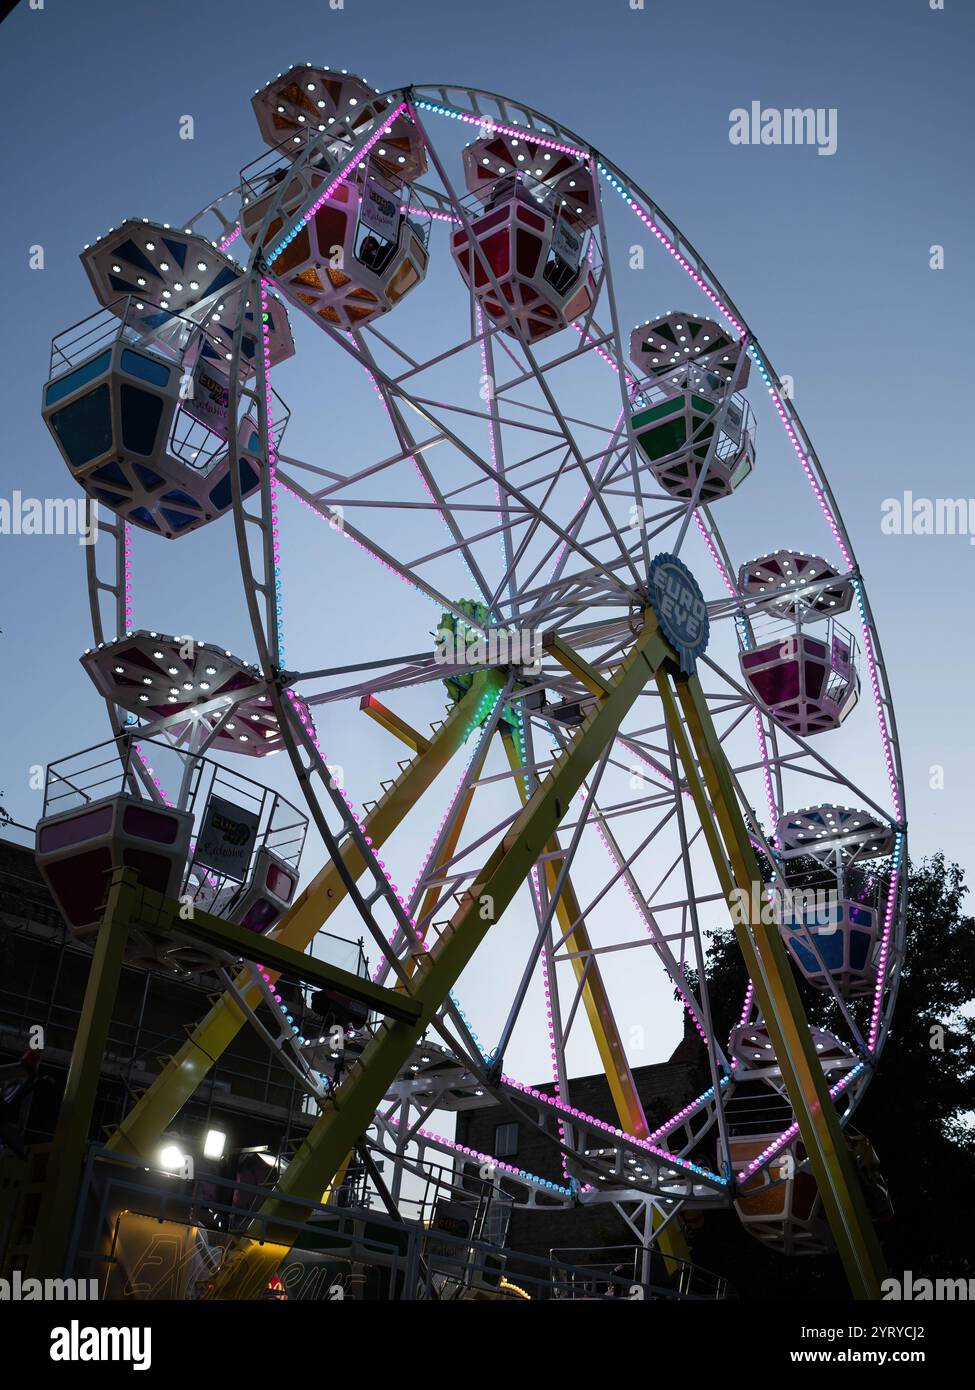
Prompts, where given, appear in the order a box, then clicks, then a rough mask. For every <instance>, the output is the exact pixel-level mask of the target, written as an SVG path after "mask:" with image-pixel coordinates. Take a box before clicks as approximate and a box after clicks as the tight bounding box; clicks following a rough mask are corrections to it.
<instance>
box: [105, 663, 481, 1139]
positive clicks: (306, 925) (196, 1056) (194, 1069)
mask: <svg viewBox="0 0 975 1390" xmlns="http://www.w3.org/2000/svg"><path fill="white" fill-rule="evenodd" d="M501 684H502V677H501V676H500V675H498V674H497V673H495V672H486V673H484V674H483V675H479V676H478V677H476V678H475V680H474V684H473V686H472V687H471V689H470V690H469V691H468V692H467V694H466V695H465V696H464V698H463V700H461V701H460V702H459V703H458V704H457V705H456V706H455V708H454V709H453V710H452V711H451V713H450V714H449V715H448V717H447V719H446V720H445V721H444V723H443V724H442V725H441V727H440V728H439V730H438V731H437V732H436V734H435V735H434V737H433V739H432V740H431V742H430V745H429V747H428V748H427V749H426V750H425V751H424V752H423V753H421V754H420V755H419V756H418V757H417V758H415V759H414V761H413V762H412V763H411V764H410V765H409V767H408V768H407V769H406V770H405V772H403V773H402V774H401V775H400V776H399V777H398V778H397V779H396V781H395V782H394V783H393V784H392V786H391V787H390V788H389V790H388V791H387V792H386V793H385V794H384V795H383V797H382V798H381V800H380V801H378V802H377V803H376V805H375V806H374V807H373V809H372V810H371V811H370V812H369V814H368V816H366V818H365V821H364V825H363V828H364V831H365V833H366V834H367V835H368V836H369V837H370V839H371V840H372V843H373V848H374V849H378V848H379V847H380V846H381V845H382V844H384V843H385V841H386V840H387V839H388V838H389V836H390V835H391V834H392V833H393V831H394V830H395V829H396V828H397V826H398V825H399V824H400V822H401V821H402V820H403V819H404V817H405V816H406V814H407V813H408V812H409V811H410V809H411V808H412V807H413V806H414V805H415V804H416V802H417V801H418V800H419V798H420V797H421V796H422V795H423V793H424V792H425V791H426V790H427V789H428V788H429V787H430V785H431V783H432V782H433V781H434V780H435V778H436V777H437V776H438V775H439V774H440V773H441V772H442V771H443V769H444V768H445V767H446V765H447V763H448V762H449V761H450V759H451V758H452V757H453V755H454V754H455V753H456V752H457V750H458V749H459V748H460V747H461V746H462V744H463V742H464V739H465V737H466V736H467V732H468V728H469V724H470V720H471V717H472V715H473V714H474V711H475V710H476V709H477V707H478V704H479V703H480V701H481V699H482V698H483V697H484V694H485V692H486V691H487V690H488V689H493V688H496V689H498V690H500V688H501ZM342 859H343V862H344V864H345V866H346V868H347V869H348V871H349V872H350V873H351V874H352V875H353V876H354V877H355V878H358V877H359V876H360V875H361V874H362V873H363V872H364V871H365V867H366V866H365V861H364V859H363V857H362V855H361V854H360V852H359V850H358V848H357V847H356V846H355V844H354V843H353V842H352V841H351V840H350V841H347V842H346V844H345V845H344V846H343V850H342ZM345 896H346V888H345V884H344V883H343V882H342V878H341V875H340V873H339V871H338V868H337V867H336V865H335V864H333V863H332V862H331V861H329V862H328V863H327V864H326V865H325V866H324V868H323V869H321V870H320V871H319V873H318V874H316V876H315V878H314V879H313V880H312V881H311V883H310V884H309V885H308V887H307V888H306V889H305V890H304V892H302V893H301V894H300V895H299V897H298V898H296V899H295V902H294V903H293V904H292V906H291V908H290V909H289V910H288V911H287V912H286V913H285V915H284V916H283V917H282V918H281V921H280V922H279V923H278V924H277V926H276V928H275V930H274V931H273V932H272V933H271V936H272V937H273V939H274V940H276V941H283V942H284V943H285V945H288V946H293V947H295V949H297V950H304V949H305V948H306V947H307V946H308V945H309V943H310V942H311V941H312V939H313V938H314V936H315V933H316V932H317V931H318V930H319V928H320V927H321V926H322V924H323V923H324V922H326V921H327V920H328V918H329V917H330V916H331V914H332V913H333V912H334V911H335V909H336V908H337V907H338V906H339V904H340V903H341V902H342V901H343V899H344V898H345ZM276 978H277V977H276V976H275V975H274V974H273V973H272V980H273V979H276ZM260 997H261V996H260V992H259V991H258V990H257V988H256V986H251V988H250V989H249V991H248V992H247V993H246V994H245V996H244V998H245V1000H246V1002H247V1003H248V1004H249V1005H250V1007H251V1008H255V1007H256V1006H257V1004H258V1003H259V1002H260ZM246 1021H247V1018H246V1015H245V1014H244V1012H243V1011H242V1010H241V1009H240V1007H239V1006H238V1004H237V1001H236V999H235V998H234V996H233V994H231V993H226V994H223V995H222V996H221V997H220V999H218V1000H217V1002H216V1003H215V1004H214V1005H213V1007H212V1008H211V1010H210V1012H209V1013H208V1014H207V1015H206V1016H205V1017H204V1018H203V1019H202V1020H201V1022H200V1023H198V1024H197V1026H196V1027H195V1028H194V1030H193V1032H192V1033H191V1034H190V1036H189V1038H188V1039H187V1041H186V1042H185V1043H184V1044H183V1046H182V1047H181V1048H180V1050H179V1051H178V1052H177V1053H176V1055H175V1056H174V1057H173V1058H171V1059H170V1061H168V1062H167V1063H166V1066H165V1067H164V1068H163V1070H162V1071H161V1072H160V1074H159V1076H158V1077H157V1078H156V1080H155V1081H154V1082H153V1084H152V1085H151V1086H150V1087H149V1089H148V1090H147V1091H146V1092H145V1094H144V1095H143V1096H142V1097H140V1099H139V1100H138V1101H137V1102H136V1104H135V1105H134V1106H133V1107H132V1109H131V1110H130V1111H129V1113H128V1114H127V1115H126V1117H125V1119H124V1120H123V1121H122V1123H121V1124H120V1125H119V1127H118V1129H117V1130H116V1131H115V1133H114V1134H113V1135H112V1137H111V1139H110V1140H109V1142H108V1146H107V1147H108V1148H109V1149H112V1150H115V1151H117V1152H119V1153H126V1154H132V1155H137V1156H141V1157H148V1156H149V1155H150V1154H151V1153H152V1151H153V1148H154V1146H155V1145H156V1144H157V1143H158V1141H159V1137H160V1135H161V1134H162V1132H163V1130H164V1129H166V1127H167V1126H168V1125H170V1124H171V1123H172V1121H173V1119H174V1118H175V1116H176V1115H178V1114H179V1112H180V1110H181V1109H182V1107H183V1106H184V1105H185V1104H186V1102H187V1101H188V1100H189V1098H190V1097H191V1096H192V1095H193V1094H194V1092H195V1091H196V1089H197V1087H198V1086H199V1085H200V1083H201V1081H202V1080H203V1078H204V1077H205V1076H206V1074H207V1072H208V1071H209V1070H210V1068H211V1067H212V1066H213V1064H214V1063H215V1062H216V1060H217V1059H218V1057H220V1056H221V1055H222V1054H223V1053H224V1052H225V1051H226V1049H227V1048H228V1047H229V1046H230V1044H231V1043H232V1042H233V1040H234V1038H235V1037H236V1036H237V1034H238V1033H239V1032H240V1030H241V1028H242V1027H243V1026H244V1024H245V1022H246Z"/></svg>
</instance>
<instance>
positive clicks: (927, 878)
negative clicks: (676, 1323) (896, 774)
mask: <svg viewBox="0 0 975 1390" xmlns="http://www.w3.org/2000/svg"><path fill="white" fill-rule="evenodd" d="M908 884H909V887H908V905H907V941H906V949H905V958H904V965H903V969H902V973H901V983H900V993H899V996H898V1000H897V1008H896V1011H895V1014H894V1020H893V1024H892V1027H891V1032H890V1036H889V1038H888V1040H887V1045H886V1048H885V1050H884V1052H883V1055H882V1057H881V1060H880V1064H879V1067H878V1071H877V1076H876V1077H875V1079H874V1081H873V1083H872V1084H871V1086H870V1088H869V1090H868V1091H867V1094H866V1097H865V1099H864V1101H863V1103H862V1105H861V1106H860V1108H859V1110H858V1111H857V1113H856V1116H855V1117H854V1124H855V1125H856V1127H857V1128H858V1129H859V1130H861V1131H862V1132H863V1133H864V1134H866V1135H867V1137H868V1138H869V1139H870V1141H871V1143H872V1144H873V1146H874V1148H875V1149H876V1151H877V1154H878V1156H879V1158H880V1164H881V1168H882V1169H883V1172H884V1175H885V1177H886V1179H887V1182H888V1185H889V1189H890V1196H891V1200H892V1202H893V1206H894V1219H893V1221H891V1222H887V1223H884V1224H882V1225H880V1226H879V1227H878V1228H877V1234H878V1235H879V1237H880V1239H881V1243H882V1245H883V1247H884V1253H885V1255H886V1258H887V1263H888V1267H889V1269H890V1271H891V1274H892V1275H894V1276H895V1277H899V1276H900V1275H901V1273H902V1272H903V1271H905V1270H911V1271H913V1273H914V1274H915V1275H917V1276H924V1277H927V1278H931V1279H934V1278H972V1277H975V1254H973V1249H975V1203H973V1202H972V1200H971V1193H970V1192H969V1184H970V1183H971V1181H972V1177H973V1175H975V1129H973V1128H972V1125H971V1123H970V1116H971V1115H972V1113H973V1112H975V1021H973V1018H972V1017H971V1009H972V1006H973V1004H975V920H973V918H972V917H971V916H968V915H966V914H965V913H964V911H963V901H964V898H965V895H966V894H967V892H968V890H967V888H966V886H965V882H964V876H963V874H962V871H961V869H960V868H959V866H958V865H957V864H947V865H946V863H945V860H944V856H943V855H941V854H937V855H934V856H932V857H931V858H929V859H926V860H924V861H923V862H922V863H921V864H919V865H917V866H909V880H908ZM707 978H708V986H709V991H710V995H711V1000H712V1007H713V1009H714V1013H715V1019H716V1026H717V1029H718V1035H719V1036H721V1037H724V1036H726V1035H727V1031H728V1030H729V1028H730V1027H731V1026H732V1025H733V1024H734V1023H735V1022H736V1021H737V1017H738V1012H739V1010H740V1008H741V1000H742V996H743V992H744V989H745V985H746V974H745V969H744V965H743V963H742V960H741V955H740V952H739V951H738V947H737V943H736V942H735V939H734V936H733V934H732V933H731V932H725V933H720V934H718V935H717V936H716V937H715V939H714V941H713V944H712V946H711V949H710V950H709V952H708V959H707ZM800 989H801V993H802V995H803V999H804V1002H805V1004H806V1006H807V1010H808V1012H809V1015H810V1017H811V1018H812V1019H813V1021H815V1022H816V1023H817V1024H819V1025H820V1026H822V1027H827V1028H828V1027H830V1023H831V1014H832V1012H833V1009H834V1007H835V1006H833V1005H831V1003H830V1001H829V1000H828V998H827V997H824V996H823V995H822V994H818V993H816V992H815V991H813V990H811V989H809V988H808V986H806V985H805V984H804V982H800ZM864 1007H869V1001H862V1003H861V1004H860V1006H859V1008H858V1012H861V1013H862V1010H863V1008H864ZM692 1239H693V1258H694V1259H695V1260H696V1261H698V1262H700V1263H701V1264H702V1265H705V1266H707V1267H708V1268H711V1269H714V1270H717V1271H719V1272H720V1273H723V1274H726V1275H727V1276H728V1278H729V1279H730V1280H731V1282H732V1283H733V1284H734V1285H735V1286H736V1287H737V1289H738V1291H739V1294H740V1295H741V1296H742V1297H746V1298H757V1299H789V1300H792V1299H800V1298H807V1299H817V1298H836V1297H842V1296H843V1295H844V1291H845V1288H846V1281H845V1278H844V1276H843V1272H842V1268H841V1267H840V1263H839V1260H838V1258H836V1257H835V1256H822V1257H806V1258H792V1259H787V1258H786V1257H785V1256H780V1255H777V1254H775V1252H773V1251H770V1250H767V1249H766V1248H765V1247H764V1246H762V1245H760V1244H759V1242H758V1241H756V1240H754V1239H753V1238H752V1237H750V1236H749V1235H747V1234H746V1233H745V1231H744V1229H743V1228H742V1226H741V1225H740V1223H739V1222H738V1220H737V1218H736V1217H735V1215H734V1213H728V1212H722V1213H718V1214H716V1215H714V1216H709V1217H707V1218H706V1220H705V1221H704V1222H703V1223H701V1226H700V1227H699V1229H698V1230H697V1231H696V1232H692Z"/></svg>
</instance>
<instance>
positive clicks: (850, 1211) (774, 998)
mask: <svg viewBox="0 0 975 1390" xmlns="http://www.w3.org/2000/svg"><path fill="white" fill-rule="evenodd" d="M666 685H667V682H666V678H661V676H658V687H659V688H660V689H661V692H662V693H664V692H665V690H666ZM676 689H677V698H678V700H679V702H680V708H681V710H682V711H683V715H684V720H685V722H686V728H687V730H688V731H689V733H690V737H691V741H692V743H693V751H692V750H691V749H690V748H689V747H688V743H687V739H686V737H685V736H684V730H683V727H682V726H681V724H680V718H679V715H678V713H677V709H676V706H675V704H674V701H673V698H672V696H670V695H669V693H664V710H665V714H666V716H667V722H668V724H669V725H670V727H671V729H672V731H673V733H674V736H675V741H676V744H677V749H678V752H679V754H680V756H681V761H682V762H683V764H684V771H685V774H686V776H687V780H688V784H689V786H690V787H691V791H692V794H693V796H694V800H695V803H696V804H697V806H698V812H699V814H700V816H701V818H702V824H703V825H704V827H705V833H706V835H707V837H708V843H709V845H711V846H712V853H713V854H714V855H715V856H716V857H715V864H716V867H717V869H718V874H719V878H720V879H721V882H722V887H723V888H725V891H726V892H727V893H728V896H729V908H731V909H732V911H731V918H732V923H733V925H734V928H735V934H736V936H737V938H738V942H739V945H740V947H741V950H742V954H743V956H744V959H745V964H746V965H747V967H748V970H749V973H750V975H751V978H752V981H753V983H754V986H755V995H756V998H757V1000H758V1003H759V1007H760V1008H761V1011H762V1018H763V1020H764V1022H765V1026H766V1027H767V1029H768V1034H769V1038H770V1040H771V1043H772V1046H773V1047H774V1049H775V1056H776V1061H777V1062H778V1064H779V1066H780V1067H781V1069H782V1079H783V1081H784V1082H785V1086H786V1090H787V1092H788V1095H789V1099H790V1101H791V1103H792V1108H793V1111H794V1113H795V1116H796V1121H797V1123H798V1125H799V1132H800V1134H801V1136H802V1141H803V1144H804V1145H805V1148H806V1152H807V1153H808V1155H809V1161H810V1165H811V1167H812V1170H813V1173H814V1175H815V1177H816V1181H817V1184H818V1186H819V1191H820V1194H821V1196H822V1200H823V1206H824V1208H825V1210H826V1214H827V1216H828V1218H829V1223H830V1227H831V1229H832V1232H833V1236H834V1238H835V1240H836V1244H837V1248H838V1250H839V1253H840V1257H841V1258H842V1260H843V1265H844V1268H845V1270H846V1274H847V1278H848V1279H849V1282H850V1287H851V1288H852V1290H853V1293H854V1296H855V1297H856V1298H861V1299H876V1298H879V1297H880V1285H881V1281H882V1279H883V1276H884V1260H883V1254H882V1252H881V1249H880V1243H879V1241H878V1240H877V1236H876V1233H875V1231H874V1228H873V1222H872V1221H871V1219H870V1214H869V1211H868V1210H867V1205H866V1201H865V1199H864V1196H863V1192H862V1189H861V1187H860V1184H859V1181H858V1179H857V1175H856V1169H855V1167H854V1163H853V1159H852V1157H851V1155H850V1152H849V1149H848V1147H847V1144H846V1141H845V1138H844V1136H843V1131H842V1129H841V1128H840V1123H839V1117H838V1116H837V1113H836V1106H835V1104H834V1102H833V1100H832V1098H831V1097H830V1094H829V1085H828V1083H827V1081H826V1077H825V1075H824V1073H823V1067H822V1064H821V1062H820V1060H819V1058H818V1057H817V1055H816V1049H815V1047H814V1045H813V1041H812V1035H811V1033H810V1029H809V1024H808V1021H807V1019H806V1015H805V1010H804V1009H803V1006H802V1000H801V999H800V997H799V990H798V987H797V985H796V980H795V975H794V974H793V971H792V967H791V965H790V963H789V958H788V955H787V953H786V949H785V946H784V944H783V942H782V938H781V936H780V935H779V931H778V927H777V925H776V923H775V922H774V921H771V922H766V921H763V920H762V914H761V912H759V913H754V912H752V911H751V910H749V913H748V919H749V920H746V919H745V916H744V914H743V911H742V905H743V904H744V903H747V904H749V905H750V904H752V903H753V902H755V901H758V900H759V899H760V894H761V892H762V890H763V889H764V886H765V885H764V883H763V880H762V875H761V871H760V869H759V865H758V860H757V858H756V855H755V851H754V849H753V847H752V844H751V841H750V839H749V837H748V829H747V826H746V825H745V820H744V817H743V816H742V813H741V808H740V807H739V805H738V799H737V795H736V791H735V787H734V783H733V781H732V776H731V770H730V768H729V767H728V763H727V760H726V758H725V755H724V751H723V750H722V748H721V744H720V742H719V740H718V736H717V733H716V732H715V728H714V724H713V723H712V720H711V714H710V711H709V709H708V707H707V701H706V699H705V697H704V693H703V691H702V690H701V685H700V682H699V680H698V678H697V676H696V675H691V676H689V677H678V678H677V680H676ZM698 763H699V764H700V775H699V773H698ZM702 776H703V782H704V786H702V784H701V777H702ZM705 787H706V788H707V792H708V793H709V794H710V800H711V806H712V807H713V811H714V818H713V819H712V817H711V815H710V814H709V812H708V808H707V799H706V793H705ZM715 822H716V823H717V828H718V830H719V831H720V836H721V840H722V841H723V848H722V847H721V846H717V845H715V834H714V829H715ZM729 865H730V868H729ZM729 880H733V884H732V887H734V886H736V887H737V888H738V890H739V894H738V895H737V897H736V898H732V897H731V891H732V889H731V887H728V886H727V885H728V884H729ZM756 917H757V920H754V919H755V918H756Z"/></svg>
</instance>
